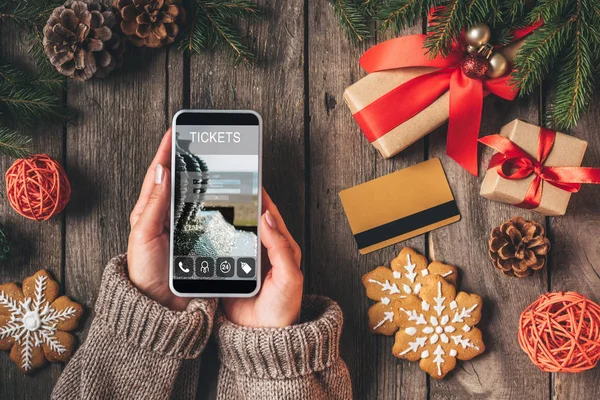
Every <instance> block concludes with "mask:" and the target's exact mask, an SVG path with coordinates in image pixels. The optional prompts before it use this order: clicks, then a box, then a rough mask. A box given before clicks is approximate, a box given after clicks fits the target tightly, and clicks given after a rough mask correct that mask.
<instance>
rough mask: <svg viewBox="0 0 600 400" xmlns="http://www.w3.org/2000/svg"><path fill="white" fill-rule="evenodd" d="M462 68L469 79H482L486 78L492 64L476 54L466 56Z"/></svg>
mask: <svg viewBox="0 0 600 400" xmlns="http://www.w3.org/2000/svg"><path fill="white" fill-rule="evenodd" d="M460 67H461V68H462V70H463V72H464V73H465V75H466V76H468V77H469V78H471V79H481V78H483V77H484V76H485V73H486V72H487V70H488V68H489V67H490V64H489V62H488V60H487V59H485V58H484V57H481V56H480V55H478V54H476V53H474V54H468V55H467V56H465V58H464V59H463V62H462V64H461V66H460Z"/></svg>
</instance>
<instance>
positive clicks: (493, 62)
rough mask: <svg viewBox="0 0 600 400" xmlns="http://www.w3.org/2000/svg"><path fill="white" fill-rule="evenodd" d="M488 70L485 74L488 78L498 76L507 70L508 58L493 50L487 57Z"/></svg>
mask: <svg viewBox="0 0 600 400" xmlns="http://www.w3.org/2000/svg"><path fill="white" fill-rule="evenodd" d="M488 64H489V67H488V70H487V71H486V73H485V74H486V75H487V76H488V77H490V78H499V77H501V76H502V75H504V74H505V73H506V71H508V60H507V59H506V57H504V56H503V55H502V54H501V53H498V52H494V53H492V55H491V57H490V58H488Z"/></svg>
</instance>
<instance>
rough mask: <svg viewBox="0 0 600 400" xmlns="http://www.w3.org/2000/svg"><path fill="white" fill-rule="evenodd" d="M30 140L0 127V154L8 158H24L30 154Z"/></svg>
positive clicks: (9, 129)
mask: <svg viewBox="0 0 600 400" xmlns="http://www.w3.org/2000/svg"><path fill="white" fill-rule="evenodd" d="M30 146H31V138H30V137H28V136H25V135H22V134H21V133H19V132H17V131H16V130H14V129H11V128H8V127H6V126H0V154H1V155H4V156H8V157H15V158H19V157H25V156H27V155H29V154H31V150H30Z"/></svg>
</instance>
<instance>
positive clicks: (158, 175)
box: [154, 164, 164, 185]
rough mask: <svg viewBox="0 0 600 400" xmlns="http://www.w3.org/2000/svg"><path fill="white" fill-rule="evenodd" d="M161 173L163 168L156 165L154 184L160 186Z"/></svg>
mask: <svg viewBox="0 0 600 400" xmlns="http://www.w3.org/2000/svg"><path fill="white" fill-rule="evenodd" d="M163 173H164V168H163V166H162V165H160V164H157V165H156V171H155V175H154V183H155V184H157V185H160V184H161V183H162V180H163Z"/></svg>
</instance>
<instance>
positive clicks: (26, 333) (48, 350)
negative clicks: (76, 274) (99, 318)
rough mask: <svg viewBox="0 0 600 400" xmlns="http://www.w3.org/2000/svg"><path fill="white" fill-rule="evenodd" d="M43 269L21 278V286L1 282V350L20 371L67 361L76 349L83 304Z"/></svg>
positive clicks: (24, 371)
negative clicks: (62, 292)
mask: <svg viewBox="0 0 600 400" xmlns="http://www.w3.org/2000/svg"><path fill="white" fill-rule="evenodd" d="M59 290H60V286H59V285H58V283H57V282H56V281H54V280H52V278H51V277H50V274H49V273H48V272H47V271H46V270H40V271H38V272H36V273H35V274H34V275H32V276H30V277H28V278H26V279H25V280H24V281H23V288H22V289H21V288H20V287H19V286H18V285H17V284H15V283H13V282H10V283H5V284H3V285H0V350H10V359H11V360H12V361H13V362H14V363H15V364H16V365H17V368H19V370H20V371H21V372H23V373H30V372H31V371H33V370H35V369H37V368H39V367H41V366H43V365H44V364H45V363H46V362H47V361H50V362H66V361H67V360H68V359H69V358H70V357H71V354H72V353H73V350H74V348H75V337H74V336H73V335H72V334H70V333H68V332H69V331H72V330H75V328H77V325H78V323H79V319H80V317H81V314H82V313H83V307H82V306H81V305H80V304H77V303H75V302H74V301H72V300H71V299H69V298H68V297H67V296H60V297H58V293H59Z"/></svg>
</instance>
